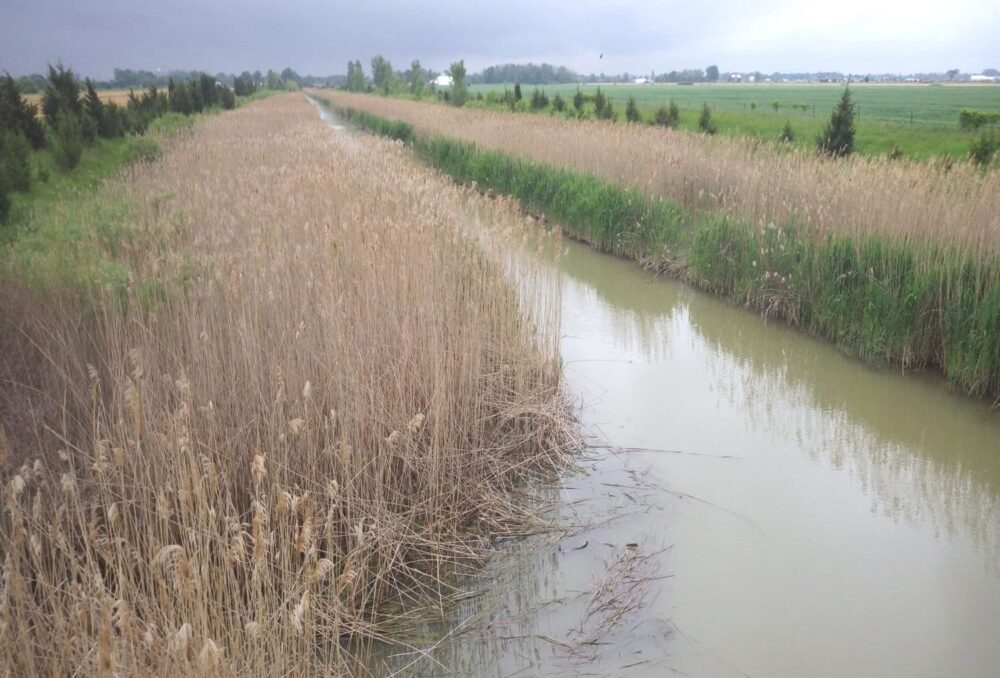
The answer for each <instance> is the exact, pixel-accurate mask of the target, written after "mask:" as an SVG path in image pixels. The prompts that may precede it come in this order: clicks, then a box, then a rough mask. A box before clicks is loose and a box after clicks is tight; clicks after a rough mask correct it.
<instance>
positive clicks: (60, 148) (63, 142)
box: [52, 112, 84, 172]
mask: <svg viewBox="0 0 1000 678" xmlns="http://www.w3.org/2000/svg"><path fill="white" fill-rule="evenodd" d="M55 137H56V143H55V147H54V148H53V149H52V155H53V157H54V158H55V161H56V166H57V167H59V169H61V170H62V171H63V172H69V171H70V170H72V169H73V168H75V167H76V166H77V165H79V164H80V157H81V156H82V155H83V143H84V138H83V125H82V124H81V121H80V116H79V115H74V114H72V113H69V112H63V113H61V114H60V115H59V118H58V120H56V125H55Z"/></svg>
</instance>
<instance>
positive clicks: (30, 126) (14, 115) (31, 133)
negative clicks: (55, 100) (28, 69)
mask: <svg viewBox="0 0 1000 678" xmlns="http://www.w3.org/2000/svg"><path fill="white" fill-rule="evenodd" d="M37 114H38V106H35V105H34V104H29V103H27V102H26V101H25V100H24V99H23V98H22V97H21V92H20V90H19V89H18V87H17V82H16V81H15V80H14V78H12V77H11V76H9V75H8V76H7V77H6V79H5V80H4V83H3V87H2V88H0V130H15V131H19V132H20V133H21V134H23V135H24V137H25V138H26V139H27V140H28V142H29V143H30V144H31V146H32V148H36V149H37V148H42V147H43V146H45V130H44V129H42V123H41V122H39V121H38V115H37Z"/></svg>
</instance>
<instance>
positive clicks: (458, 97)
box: [448, 60, 469, 106]
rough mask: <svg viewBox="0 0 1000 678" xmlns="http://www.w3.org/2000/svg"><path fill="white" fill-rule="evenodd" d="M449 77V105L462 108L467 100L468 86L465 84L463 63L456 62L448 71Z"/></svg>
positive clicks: (462, 61) (461, 61)
mask: <svg viewBox="0 0 1000 678" xmlns="http://www.w3.org/2000/svg"><path fill="white" fill-rule="evenodd" d="M448 74H449V75H451V103H452V104H453V105H455V106H464V105H465V101H466V99H468V98H469V85H468V84H467V83H466V82H465V61H464V60H460V61H456V62H455V63H453V64H452V65H451V68H449V69H448Z"/></svg>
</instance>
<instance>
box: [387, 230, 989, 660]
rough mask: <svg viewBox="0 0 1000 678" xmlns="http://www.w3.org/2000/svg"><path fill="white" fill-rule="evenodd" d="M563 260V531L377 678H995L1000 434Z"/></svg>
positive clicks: (499, 574) (863, 371)
mask: <svg viewBox="0 0 1000 678" xmlns="http://www.w3.org/2000/svg"><path fill="white" fill-rule="evenodd" d="M565 247H566V250H567V253H566V254H565V255H564V256H562V257H558V258H557V257H553V256H550V255H548V254H541V255H538V256H541V257H542V258H544V260H545V261H546V263H547V265H548V266H550V267H551V268H552V269H553V271H554V272H558V273H559V274H560V277H561V280H560V281H559V283H558V284H559V285H560V288H561V315H562V321H561V322H562V332H561V337H562V338H561V352H562V359H563V362H564V370H565V381H566V386H567V389H568V391H569V393H570V395H571V397H573V398H574V400H575V402H576V404H577V407H578V411H579V416H580V419H581V424H582V426H583V428H584V430H585V431H586V432H587V434H588V436H589V439H590V440H591V441H592V442H593V443H594V444H595V445H596V447H595V448H594V449H593V450H592V451H591V453H590V454H589V455H588V456H587V458H586V459H585V460H584V461H583V462H582V463H581V468H580V470H579V471H577V472H575V473H571V474H567V475H566V476H565V477H564V478H562V479H561V483H560V485H559V487H557V488H556V489H555V490H554V493H555V496H556V497H558V498H559V499H560V506H561V508H560V511H559V513H560V515H559V516H558V519H559V521H561V522H560V524H561V525H563V527H564V528H565V531H563V532H555V533H552V534H549V535H542V536H538V537H533V538H529V539H524V540H519V541H516V542H511V543H508V544H505V545H503V546H502V548H501V549H500V553H499V554H498V555H497V557H496V558H494V559H493V561H492V562H491V564H490V565H489V566H488V567H487V568H486V570H485V571H484V572H483V573H482V574H481V575H480V576H479V577H478V578H477V579H475V580H474V581H471V582H469V583H468V584H467V588H468V590H469V591H470V594H473V593H474V594H476V595H475V596H473V597H470V599H469V600H468V601H467V602H465V603H463V604H462V605H459V606H458V607H457V608H456V609H454V610H451V611H450V612H449V617H448V619H447V620H444V621H443V622H442V623H440V624H433V625H429V626H428V627H427V628H426V629H424V631H425V633H424V634H423V635H419V636H414V638H413V639H412V640H411V641H410V645H411V649H410V650H406V649H405V648H404V649H401V648H398V647H397V648H392V649H390V650H387V651H386V652H385V653H383V654H382V655H381V656H380V657H379V659H378V662H377V664H378V671H379V672H383V671H385V672H388V671H389V670H390V669H392V670H397V671H400V673H401V674H403V675H469V676H514V675H517V676H534V675H546V676H548V675H562V676H575V675H594V676H618V675H625V676H641V677H645V676H663V675H680V676H719V677H729V676H734V677H738V676H754V677H757V676H778V677H783V676H944V675H948V676H984V677H985V676H996V675H1000V413H998V412H995V411H991V410H990V407H989V404H987V403H983V402H980V401H975V400H971V399H968V398H965V397H962V396H959V395H957V394H955V393H952V392H951V391H950V390H949V389H948V388H947V386H946V385H945V384H944V383H943V382H942V381H941V380H940V379H938V378H936V377H933V376H920V375H903V374H900V373H898V372H896V371H893V370H878V369H872V368H869V367H866V366H865V365H863V364H861V363H860V362H858V361H857V360H855V359H852V358H850V357H847V356H845V355H843V354H841V353H840V352H838V351H837V349H836V348H835V347H834V346H832V345H831V344H829V343H827V342H823V341H820V340H816V339H812V338H810V337H807V336H804V335H803V334H801V333H800V332H797V331H795V330H792V329H789V328H787V327H785V326H783V325H781V324H778V323H767V322H765V321H763V320H762V319H761V318H760V317H759V316H757V315H756V314H754V313H751V312H747V311H745V310H743V309H739V308H734V307H732V306H730V305H728V304H726V303H724V302H721V301H719V300H717V299H715V298H713V297H711V296H709V295H706V294H702V293H699V292H696V291H694V290H692V289H690V288H688V287H686V286H684V285H682V284H679V283H676V282H673V281H669V280H664V279H656V278H654V277H652V276H650V275H649V274H646V273H644V272H643V271H641V270H640V269H639V268H638V267H636V266H635V265H633V264H632V263H630V262H627V261H623V260H620V259H616V258H612V257H609V256H605V255H601V254H599V253H596V252H594V251H593V250H591V249H589V248H587V247H585V246H583V245H580V244H576V243H566V244H565Z"/></svg>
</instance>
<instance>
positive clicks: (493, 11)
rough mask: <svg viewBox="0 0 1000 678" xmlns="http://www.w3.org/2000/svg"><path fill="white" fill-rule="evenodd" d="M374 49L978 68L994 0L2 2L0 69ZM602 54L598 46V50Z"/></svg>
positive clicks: (888, 68)
mask: <svg viewBox="0 0 1000 678" xmlns="http://www.w3.org/2000/svg"><path fill="white" fill-rule="evenodd" d="M376 54H382V55H383V56H385V57H386V58H388V59H390V60H391V61H392V63H393V66H394V67H395V68H396V69H397V70H402V69H404V68H407V67H408V66H409V64H410V62H411V61H412V60H413V59H420V60H421V62H422V63H423V65H424V67H426V68H433V69H436V70H443V69H446V68H447V67H448V64H449V63H451V62H452V61H456V60H458V59H464V60H465V63H466V67H467V68H468V69H469V70H470V71H477V70H480V69H482V68H483V67H485V66H489V65H493V64H499V63H511V62H513V63H524V62H528V61H532V62H535V63H539V62H549V63H553V64H557V65H565V66H567V67H569V68H572V69H573V70H576V71H579V72H581V73H591V72H593V73H601V72H604V73H621V72H624V71H627V72H629V73H636V74H646V73H649V72H650V71H655V72H657V73H661V72H667V71H671V70H675V69H676V70H680V69H684V68H704V67H706V66H708V65H709V64H717V65H718V66H719V68H720V70H722V71H723V72H725V71H740V72H742V71H756V70H759V71H762V72H765V73H771V72H774V71H781V72H786V73H789V72H815V71H839V72H842V73H904V74H905V73H918V72H943V71H946V70H948V69H950V68H958V69H960V70H961V71H963V72H971V73H978V72H980V71H981V70H982V69H984V68H1000V3H998V2H997V0H952V1H951V2H947V3H942V2H928V1H927V0H887V1H879V0H829V1H828V2H815V1H813V0H755V1H753V2H750V1H746V0H742V1H741V0H702V1H701V2H692V1H691V0H682V1H675V0H660V1H655V0H632V1H630V2H610V1H608V0H501V1H497V0H464V1H461V2H460V1H458V0H439V1H437V2H431V3H419V2H412V1H408V0H373V1H368V0H353V1H352V2H342V1H340V0H336V1H334V0H326V1H323V0H294V1H293V0H159V1H157V2H148V1H146V0H0V70H7V71H9V72H11V73H12V74H15V75H24V74H27V73H33V72H43V71H44V70H45V66H46V64H48V63H55V62H57V61H62V62H63V63H64V64H65V65H67V66H70V67H72V68H73V69H74V70H75V71H76V72H77V73H80V74H82V75H88V76H91V77H95V78H98V79H105V78H110V77H111V75H112V69H114V68H116V67H117V68H133V69H148V70H157V69H163V70H171V69H184V70H195V69H199V70H205V71H208V72H211V73H215V72H219V71H225V72H237V73H238V72H240V71H244V70H249V71H254V70H257V69H260V70H267V69H268V68H273V69H275V70H278V71H280V70H281V69H282V68H284V67H286V66H290V67H292V68H293V69H295V70H296V71H298V72H299V73H302V74H311V75H331V74H342V73H345V72H346V70H347V67H346V64H347V61H348V60H349V59H361V61H362V63H363V64H364V65H365V70H366V71H367V70H368V65H369V60H370V59H371V57H372V56H374V55H376ZM602 54H603V57H601V55H602Z"/></svg>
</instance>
